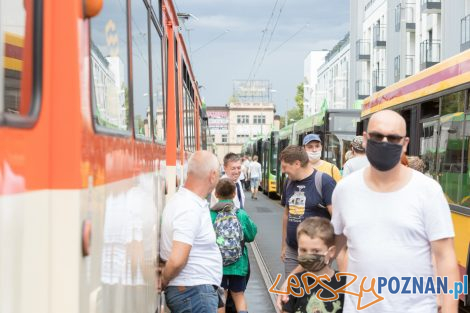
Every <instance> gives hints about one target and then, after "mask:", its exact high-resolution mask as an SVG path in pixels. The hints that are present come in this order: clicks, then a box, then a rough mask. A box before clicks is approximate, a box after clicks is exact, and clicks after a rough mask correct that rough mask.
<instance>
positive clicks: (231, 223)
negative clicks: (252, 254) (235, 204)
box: [214, 209, 243, 266]
mask: <svg viewBox="0 0 470 313" xmlns="http://www.w3.org/2000/svg"><path fill="white" fill-rule="evenodd" d="M214 230H215V237H216V242H217V245H218V246H219V249H220V253H221V254H222V260H223V265H224V266H227V265H230V264H233V263H235V262H237V261H238V259H240V257H241V256H242V254H243V229H242V225H241V224H240V221H239V220H238V218H237V215H236V213H235V209H230V210H226V209H222V210H221V211H219V212H218V213H217V217H216V218H215V221H214Z"/></svg>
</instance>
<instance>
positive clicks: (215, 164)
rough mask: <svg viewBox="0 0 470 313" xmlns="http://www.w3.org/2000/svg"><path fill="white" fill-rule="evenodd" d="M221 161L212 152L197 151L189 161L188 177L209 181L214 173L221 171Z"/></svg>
mask: <svg viewBox="0 0 470 313" xmlns="http://www.w3.org/2000/svg"><path fill="white" fill-rule="evenodd" d="M219 166H220V165H219V161H218V160H217V157H216V156H215V155H214V154H213V153H212V152H210V151H196V152H195V153H194V154H193V155H192V156H191V157H190V158H189V161H188V176H192V177H194V178H196V179H207V177H208V176H209V175H210V174H211V172H213V171H218V170H219Z"/></svg>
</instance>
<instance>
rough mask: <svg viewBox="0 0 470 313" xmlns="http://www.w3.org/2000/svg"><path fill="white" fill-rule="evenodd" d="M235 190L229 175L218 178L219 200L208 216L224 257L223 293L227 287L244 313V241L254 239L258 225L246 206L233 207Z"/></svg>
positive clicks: (246, 255)
mask: <svg viewBox="0 0 470 313" xmlns="http://www.w3.org/2000/svg"><path fill="white" fill-rule="evenodd" d="M235 194H236V187H235V184H234V183H233V182H232V181H231V180H230V179H228V178H224V179H221V180H220V181H219V183H218V184H217V186H216V187H215V195H216V197H217V199H219V202H217V203H216V204H215V205H214V206H213V207H212V208H211V218H212V224H213V225H214V229H215V232H216V237H217V244H218V245H219V248H220V250H221V253H222V259H223V261H224V275H223V277H222V284H221V286H222V287H223V288H224V289H225V297H226V298H227V294H228V291H230V294H231V296H232V298H233V301H234V302H235V306H236V308H237V312H239V313H241V312H244V313H247V312H248V311H247V305H246V301H245V294H244V293H245V289H246V281H247V277H246V276H247V274H248V249H247V247H246V246H245V243H246V242H252V241H253V240H254V239H255V236H256V232H257V227H256V225H255V223H254V222H253V221H252V220H251V219H250V217H249V216H248V214H247V213H246V211H245V210H242V209H238V210H236V208H235V207H234V204H233V201H232V199H233V198H234V197H235ZM235 210H236V211H235ZM220 312H222V313H223V312H225V309H224V308H223V309H219V313H220Z"/></svg>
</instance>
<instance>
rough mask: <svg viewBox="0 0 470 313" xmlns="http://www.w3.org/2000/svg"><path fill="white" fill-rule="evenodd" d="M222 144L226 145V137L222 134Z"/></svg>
mask: <svg viewBox="0 0 470 313" xmlns="http://www.w3.org/2000/svg"><path fill="white" fill-rule="evenodd" d="M222 143H227V135H226V134H222Z"/></svg>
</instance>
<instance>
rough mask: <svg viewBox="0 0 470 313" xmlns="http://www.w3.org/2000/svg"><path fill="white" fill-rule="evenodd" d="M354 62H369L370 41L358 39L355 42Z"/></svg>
mask: <svg viewBox="0 0 470 313" xmlns="http://www.w3.org/2000/svg"><path fill="white" fill-rule="evenodd" d="M356 60H357V61H360V60H367V61H369V60H370V41H369V40H367V39H359V40H358V41H356Z"/></svg>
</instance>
